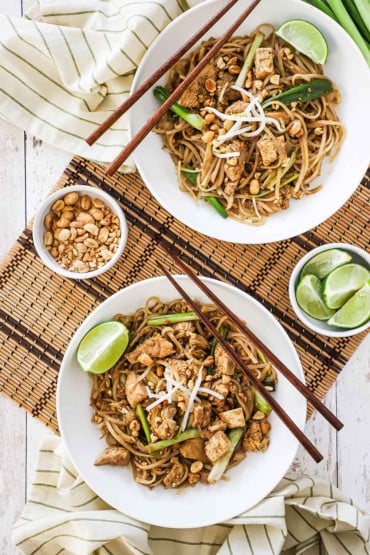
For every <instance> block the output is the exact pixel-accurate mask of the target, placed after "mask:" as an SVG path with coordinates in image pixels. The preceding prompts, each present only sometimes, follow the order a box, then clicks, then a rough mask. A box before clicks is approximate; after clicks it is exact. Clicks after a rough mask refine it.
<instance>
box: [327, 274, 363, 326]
mask: <svg viewBox="0 0 370 555" xmlns="http://www.w3.org/2000/svg"><path fill="white" fill-rule="evenodd" d="M369 319H370V280H368V281H367V282H366V283H365V285H364V286H363V287H362V289H360V290H359V291H357V293H355V294H354V295H353V296H352V297H351V298H350V299H349V301H347V302H346V304H345V305H344V306H342V308H341V309H340V310H338V311H337V312H336V313H335V314H334V316H333V317H332V318H330V320H328V324H329V325H330V326H336V327H338V328H350V329H352V328H358V327H359V326H362V324H366V322H367V321H368V320H369Z"/></svg>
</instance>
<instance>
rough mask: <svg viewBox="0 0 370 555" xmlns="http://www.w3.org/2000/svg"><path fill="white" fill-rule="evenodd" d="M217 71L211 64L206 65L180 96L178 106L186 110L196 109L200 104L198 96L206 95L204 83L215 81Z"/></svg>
mask: <svg viewBox="0 0 370 555" xmlns="http://www.w3.org/2000/svg"><path fill="white" fill-rule="evenodd" d="M216 77H217V70H216V68H215V66H213V65H212V64H208V65H207V66H206V67H205V68H204V69H203V71H202V72H201V73H200V75H199V76H198V77H197V79H195V81H193V82H192V83H191V85H190V86H189V87H188V88H187V89H186V91H185V92H184V93H183V94H182V95H181V96H180V99H179V104H181V106H185V107H186V108H197V107H198V106H199V103H200V100H201V99H200V96H204V95H205V94H207V90H206V89H205V88H204V83H205V82H206V81H207V80H208V79H212V80H214V81H215V80H216Z"/></svg>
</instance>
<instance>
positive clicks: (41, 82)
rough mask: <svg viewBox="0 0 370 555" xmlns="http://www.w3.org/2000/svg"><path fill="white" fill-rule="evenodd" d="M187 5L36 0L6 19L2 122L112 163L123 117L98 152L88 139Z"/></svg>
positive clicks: (123, 130) (1, 52)
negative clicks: (23, 12)
mask: <svg viewBox="0 0 370 555" xmlns="http://www.w3.org/2000/svg"><path fill="white" fill-rule="evenodd" d="M197 1H198V2H199V1H200V0H190V2H189V4H190V5H191V4H192V3H193V4H195V3H197ZM186 5H187V4H186V2H185V1H184V0H38V2H36V3H35V4H34V5H33V7H32V8H31V9H30V11H29V12H28V13H27V14H26V16H25V17H24V18H17V17H7V16H5V15H0V29H1V34H0V117H2V118H3V119H5V120H7V121H9V122H11V123H14V124H15V125H17V126H19V127H21V128H23V129H25V130H26V131H28V132H30V133H32V134H33V135H35V136H37V137H39V138H40V139H42V140H44V141H45V142H47V143H49V144H52V145H54V146H56V147H58V148H62V149H64V150H67V151H68V152H73V153H74V154H79V155H80V156H83V157H85V158H88V159H93V160H96V161H99V162H102V163H105V162H109V161H111V160H113V158H114V157H115V156H116V155H117V154H118V153H119V151H120V150H121V149H122V147H123V145H124V144H126V143H127V121H126V118H125V117H122V118H120V120H119V121H118V122H117V123H116V124H114V125H113V126H112V127H111V129H109V130H108V131H107V133H105V134H104V135H103V136H102V137H101V138H100V139H99V140H98V141H97V143H95V145H94V146H93V147H89V146H88V145H87V144H86V142H85V140H84V139H85V138H86V137H87V136H88V135H89V134H90V133H92V131H93V130H94V129H96V127H97V125H98V124H100V123H102V121H104V119H105V118H106V117H107V116H108V115H109V112H111V111H112V110H114V109H115V108H117V107H118V106H119V105H120V104H121V103H122V102H123V100H124V99H125V98H126V97H127V95H128V93H129V90H130V86H131V83H132V79H133V75H134V73H135V70H136V68H137V66H138V64H139V62H140V60H141V58H142V57H143V55H144V54H145V52H146V50H147V48H148V46H149V45H150V44H151V43H152V42H153V40H154V39H155V38H156V37H157V36H158V34H159V33H160V32H161V31H162V29H164V28H165V27H166V25H168V23H170V22H171V21H172V20H173V19H175V18H176V17H177V16H178V15H179V14H180V13H182V11H183V9H184V6H186ZM0 11H1V2H0ZM171 48H175V45H173V47H172V46H171V45H169V49H170V50H169V51H171ZM130 169H132V162H131V163H130V162H128V166H126V167H125V170H126V171H128V170H130Z"/></svg>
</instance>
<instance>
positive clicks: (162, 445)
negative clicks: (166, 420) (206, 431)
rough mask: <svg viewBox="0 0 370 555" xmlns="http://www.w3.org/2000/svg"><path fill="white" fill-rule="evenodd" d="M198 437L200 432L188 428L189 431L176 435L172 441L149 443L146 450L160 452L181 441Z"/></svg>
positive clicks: (163, 440) (164, 440)
mask: <svg viewBox="0 0 370 555" xmlns="http://www.w3.org/2000/svg"><path fill="white" fill-rule="evenodd" d="M199 436H200V431H199V430H197V429H196V428H189V430H185V431H184V432H181V434H179V435H177V436H176V437H174V438H173V439H162V441H157V442H156V443H151V444H150V445H148V449H149V450H150V451H152V452H155V451H161V450H162V449H166V448H167V447H172V445H177V444H178V443H181V442H182V441H186V440H188V439H194V438H195V437H199Z"/></svg>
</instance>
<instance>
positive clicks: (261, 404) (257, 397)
mask: <svg viewBox="0 0 370 555" xmlns="http://www.w3.org/2000/svg"><path fill="white" fill-rule="evenodd" d="M254 404H255V405H256V407H257V408H258V410H260V411H262V412H263V414H265V415H266V416H268V415H269V414H270V412H271V407H270V405H269V404H268V402H267V401H265V399H264V397H263V396H262V395H261V393H260V392H259V391H257V390H256V389H255V391H254Z"/></svg>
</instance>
